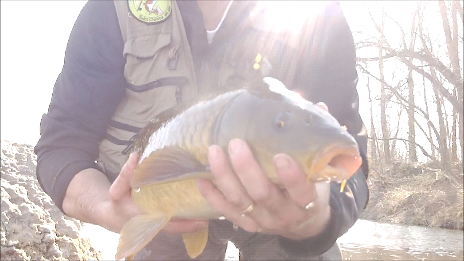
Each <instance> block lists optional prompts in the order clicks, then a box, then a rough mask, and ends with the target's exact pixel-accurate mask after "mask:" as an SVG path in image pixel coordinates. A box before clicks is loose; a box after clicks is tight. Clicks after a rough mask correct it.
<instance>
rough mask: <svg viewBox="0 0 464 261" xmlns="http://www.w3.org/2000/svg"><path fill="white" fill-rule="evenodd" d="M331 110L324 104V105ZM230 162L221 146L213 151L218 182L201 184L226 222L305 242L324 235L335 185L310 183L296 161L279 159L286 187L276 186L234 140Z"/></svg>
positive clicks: (212, 164) (279, 172)
mask: <svg viewBox="0 0 464 261" xmlns="http://www.w3.org/2000/svg"><path fill="white" fill-rule="evenodd" d="M318 105H319V106H320V107H321V108H323V109H325V110H328V108H327V106H326V105H325V104H323V103H319V104H318ZM229 155H230V164H229V162H228V160H227V156H226V155H225V153H224V152H223V151H222V150H221V148H220V147H219V146H216V145H213V146H211V147H210V148H209V155H208V156H209V163H210V167H211V171H212V174H213V176H214V177H215V183H214V184H213V183H212V182H211V181H209V180H199V182H198V186H199V189H200V192H201V193H202V195H203V196H204V197H205V198H206V200H207V201H208V203H209V204H210V205H211V206H212V207H213V208H214V209H215V210H216V211H217V212H219V213H221V214H222V215H223V216H224V217H225V218H226V219H228V220H229V221H231V222H233V223H234V224H235V225H237V226H240V227H242V228H243V229H244V230H246V231H249V232H263V233H270V234H279V235H282V236H284V237H287V238H290V239H295V240H299V239H304V238H308V237H311V236H315V235H318V234H319V233H321V232H322V231H323V230H324V229H325V227H326V225H327V223H328V221H329V219H330V206H329V198H330V184H329V183H327V182H312V181H308V180H307V177H306V174H305V173H304V172H303V171H302V169H301V168H300V167H299V166H298V164H297V162H295V161H294V160H293V159H292V158H291V157H289V156H288V155H284V154H279V155H276V156H275V158H274V167H275V169H276V172H277V175H278V178H279V180H280V182H281V184H282V186H279V185H276V184H274V183H272V182H271V181H270V180H269V178H268V177H267V175H266V173H264V172H263V170H262V169H261V168H260V166H259V165H258V163H257V162H256V160H255V159H254V157H253V154H252V152H251V150H250V148H249V147H248V146H247V144H246V143H245V142H243V141H241V140H232V141H231V142H230V144H229Z"/></svg>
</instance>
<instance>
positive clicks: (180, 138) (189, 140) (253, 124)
mask: <svg viewBox="0 0 464 261" xmlns="http://www.w3.org/2000/svg"><path fill="white" fill-rule="evenodd" d="M261 84H262V85H265V86H266V88H262V89H253V88H242V89H237V90H231V91H227V92H224V93H222V94H220V95H216V96H214V97H212V98H210V99H206V100H202V101H199V102H196V103H194V104H193V105H178V106H175V107H173V108H171V109H168V110H166V111H164V112H162V113H161V114H160V115H158V116H157V117H156V118H155V119H154V120H152V121H151V122H150V123H149V124H148V125H147V126H146V127H145V128H144V129H142V131H141V132H140V133H139V134H138V136H137V139H136V140H135V142H134V144H133V148H132V149H133V151H137V152H139V156H140V157H139V161H138V164H137V166H136V168H135V170H134V173H133V177H132V178H131V188H132V192H131V193H132V194H131V196H132V199H133V201H134V202H135V204H137V205H138V206H139V207H140V209H141V210H142V211H143V212H145V214H143V215H139V216H136V217H134V218H132V219H130V220H129V221H128V222H127V223H126V224H125V225H124V226H123V228H122V230H121V233H120V239H119V245H118V250H117V253H116V259H118V260H120V259H122V258H129V259H131V258H133V257H134V255H135V254H136V253H137V252H138V251H140V250H141V249H142V248H143V247H144V246H145V245H146V244H148V243H149V242H150V241H151V240H152V239H153V238H154V237H155V236H156V235H157V233H158V232H159V231H160V230H161V229H162V228H163V227H164V225H165V224H166V223H167V222H168V221H169V220H171V219H177V218H179V219H196V220H206V219H217V218H220V217H221V215H220V214H219V213H216V212H215V211H214V210H213V209H212V207H211V206H209V204H208V203H207V201H206V200H205V199H204V198H203V196H202V195H201V193H200V192H199V190H198V187H197V185H196V179H199V178H201V179H211V180H212V181H213V182H214V179H213V175H212V174H211V172H210V171H209V167H208V156H207V155H208V147H209V146H210V145H213V144H217V145H219V146H221V147H222V149H223V150H224V151H225V152H226V153H227V149H226V148H227V145H228V143H229V141H230V140H232V139H234V138H239V139H242V140H244V141H245V142H246V143H247V144H248V145H249V147H250V149H251V150H252V152H253V155H254V157H255V159H256V161H257V162H258V163H259V165H260V166H261V168H262V169H263V171H264V172H265V173H267V175H268V177H269V179H270V180H271V181H272V182H274V183H276V184H279V179H278V176H277V173H276V171H275V169H274V165H273V158H274V156H275V155H276V154H279V153H285V154H288V155H289V156H291V157H292V158H293V159H295V160H296V161H297V162H298V164H299V165H300V167H301V168H302V169H303V170H304V171H305V173H306V174H307V178H308V179H309V180H313V181H338V182H343V181H346V180H347V179H348V178H349V177H350V176H351V175H352V174H353V173H354V172H355V171H356V170H357V169H358V168H359V166H360V165H361V158H360V156H359V151H358V145H357V143H356V141H355V139H354V138H353V137H352V136H351V135H350V134H349V133H348V132H347V131H346V129H344V128H343V127H342V126H340V124H339V122H338V121H337V120H336V119H335V118H334V117H333V116H331V115H330V114H329V113H328V112H327V111H326V110H324V109H322V108H320V107H319V106H317V105H315V104H313V103H311V102H309V101H307V100H305V99H303V98H302V97H301V96H299V95H298V94H297V93H296V92H293V91H290V90H288V89H287V88H286V87H285V86H284V85H283V84H282V83H281V82H280V81H278V80H276V79H273V78H269V77H267V78H264V82H263V83H261ZM251 87H252V86H251ZM182 237H183V241H184V244H185V247H186V250H187V253H188V255H189V256H190V257H191V258H195V257H197V256H198V255H200V254H201V253H202V252H203V249H204V248H205V246H206V243H207V240H208V228H205V229H203V230H201V231H198V232H195V233H185V234H183V235H182Z"/></svg>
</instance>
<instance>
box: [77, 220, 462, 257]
mask: <svg viewBox="0 0 464 261" xmlns="http://www.w3.org/2000/svg"><path fill="white" fill-rule="evenodd" d="M83 233H84V234H85V235H86V236H88V237H90V240H91V241H92V244H93V247H94V248H95V249H97V250H100V251H101V252H102V254H103V258H102V260H114V255H115V253H116V248H117V244H118V240H119V235H118V234H115V233H112V232H109V231H107V230H105V229H103V228H101V227H98V226H94V225H90V224H86V225H84V228H83ZM338 243H339V245H340V248H341V250H342V253H343V258H344V259H345V260H463V258H464V256H463V231H462V230H447V229H432V228H425V227H417V226H404V225H396V224H385V223H377V222H372V221H367V220H358V222H356V224H355V225H354V226H353V227H352V228H351V229H350V230H349V231H348V232H347V233H346V234H345V235H343V236H342V237H341V238H340V239H339V240H338ZM226 260H238V250H237V249H236V248H235V246H234V245H233V244H232V243H230V242H229V246H228V249H227V252H226Z"/></svg>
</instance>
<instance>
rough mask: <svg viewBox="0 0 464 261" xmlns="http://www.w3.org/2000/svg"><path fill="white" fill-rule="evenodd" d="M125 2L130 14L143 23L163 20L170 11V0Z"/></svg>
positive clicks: (129, 0) (132, 0)
mask: <svg viewBox="0 0 464 261" xmlns="http://www.w3.org/2000/svg"><path fill="white" fill-rule="evenodd" d="M127 2H128V4H129V10H130V12H131V14H132V15H133V16H134V17H135V18H137V20H139V21H142V22H144V23H150V24H151V23H158V22H161V21H164V20H166V18H168V17H169V15H170V14H171V12H172V8H171V4H172V3H171V0H128V1H127Z"/></svg>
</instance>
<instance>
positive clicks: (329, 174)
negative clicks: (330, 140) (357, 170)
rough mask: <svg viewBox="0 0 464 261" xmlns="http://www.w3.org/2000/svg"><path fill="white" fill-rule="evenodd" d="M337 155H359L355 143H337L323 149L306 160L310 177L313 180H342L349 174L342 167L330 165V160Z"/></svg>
mask: <svg viewBox="0 0 464 261" xmlns="http://www.w3.org/2000/svg"><path fill="white" fill-rule="evenodd" d="M338 156H348V157H353V158H356V157H361V156H360V153H359V148H358V145H357V144H353V145H346V144H337V145H333V146H331V147H329V148H327V149H325V150H324V151H323V152H322V153H320V154H319V155H317V156H316V158H315V159H313V160H312V161H311V160H308V164H311V162H312V164H311V166H310V173H311V176H310V179H311V180H314V181H338V182H340V181H343V180H346V179H347V178H348V176H349V173H347V172H346V171H344V170H343V169H340V168H337V167H334V166H331V165H330V162H331V161H332V160H333V159H334V158H335V157H338Z"/></svg>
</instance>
